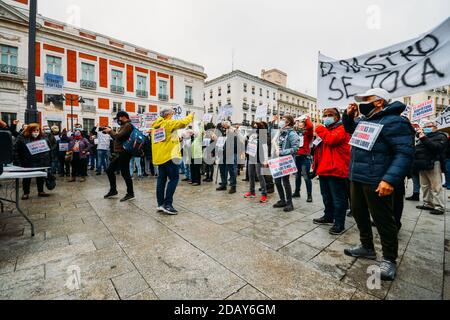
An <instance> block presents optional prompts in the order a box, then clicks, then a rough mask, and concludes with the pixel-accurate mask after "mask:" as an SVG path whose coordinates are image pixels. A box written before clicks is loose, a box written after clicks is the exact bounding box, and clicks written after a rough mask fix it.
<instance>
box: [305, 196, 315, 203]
mask: <svg viewBox="0 0 450 320" xmlns="http://www.w3.org/2000/svg"><path fill="white" fill-rule="evenodd" d="M306 202H308V203H312V202H313V198H312V195H310V194H308V199H307V200H306Z"/></svg>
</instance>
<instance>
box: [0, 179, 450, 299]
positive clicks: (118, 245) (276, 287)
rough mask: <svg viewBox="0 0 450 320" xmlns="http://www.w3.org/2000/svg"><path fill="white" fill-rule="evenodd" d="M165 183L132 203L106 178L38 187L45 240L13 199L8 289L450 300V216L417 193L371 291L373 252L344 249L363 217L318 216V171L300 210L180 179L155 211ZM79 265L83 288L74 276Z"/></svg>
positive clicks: (73, 295)
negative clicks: (384, 272) (386, 269)
mask: <svg viewBox="0 0 450 320" xmlns="http://www.w3.org/2000/svg"><path fill="white" fill-rule="evenodd" d="M119 181H120V183H121V184H122V181H121V180H120V179H119ZM155 185H156V181H155V179H150V178H149V179H145V180H142V181H135V189H136V195H137V199H136V200H135V201H133V202H129V203H124V204H121V203H119V201H118V199H114V200H104V199H103V195H104V194H105V193H106V192H107V179H106V177H104V176H102V177H90V178H89V179H88V181H87V182H86V183H84V184H81V183H78V182H77V183H74V184H69V183H67V182H64V183H62V182H61V181H59V183H58V187H57V189H56V190H55V191H54V192H53V195H52V197H51V198H50V199H44V200H42V199H37V198H36V197H35V188H34V187H33V189H32V190H33V198H32V200H31V201H30V202H28V203H27V204H24V207H25V208H26V211H27V212H28V213H29V215H30V217H31V219H32V220H33V221H34V222H35V224H36V237H35V238H31V237H30V227H29V226H28V225H27V224H26V223H25V221H24V219H23V218H21V217H14V216H12V213H11V210H10V209H11V208H7V209H9V210H7V212H5V213H4V214H1V215H0V299H145V300H154V299H164V300H165V299H276V300H279V299H296V300H298V299H300V300H301V299H345V300H350V299H353V300H359V299H443V298H444V299H449V298H450V277H449V271H450V265H449V262H450V253H449V252H448V250H449V249H450V243H449V241H448V240H450V231H449V230H450V221H449V219H447V221H445V218H444V217H436V216H431V215H429V214H428V213H427V212H420V211H418V210H416V209H415V206H416V205H417V204H416V203H407V204H406V208H405V217H404V221H403V226H404V228H403V230H402V231H401V234H400V255H401V257H400V259H399V263H400V265H399V270H398V278H397V280H396V281H395V282H394V283H392V284H390V283H383V285H382V287H381V289H379V290H369V289H368V288H367V285H366V283H367V279H368V277H369V275H368V274H367V269H368V267H370V266H371V265H372V264H373V262H371V261H364V260H358V261H357V260H355V259H352V258H348V257H346V256H344V254H343V250H344V248H346V247H348V246H352V245H355V244H357V243H358V231H357V228H356V226H355V225H354V221H353V219H349V220H348V223H347V226H348V228H349V230H348V232H347V233H345V234H344V235H342V236H340V237H335V236H330V235H329V234H328V228H329V227H318V226H316V225H314V224H313V223H312V219H313V218H316V217H319V216H321V214H322V211H321V210H322V204H321V197H320V194H319V190H318V184H317V181H315V183H314V190H315V203H314V205H310V204H307V203H306V200H305V199H304V198H302V199H300V200H298V201H296V202H295V205H296V211H295V212H293V213H290V214H285V213H283V212H282V211H277V210H275V209H272V204H273V203H274V202H275V201H276V199H275V198H273V197H272V198H271V201H270V203H269V204H266V205H260V204H259V203H258V200H257V199H255V200H244V199H243V197H242V194H243V193H244V191H247V184H246V183H243V182H239V188H238V192H239V193H238V194H236V195H232V196H230V195H228V194H224V193H218V192H216V191H215V186H213V185H212V184H204V185H203V186H201V187H198V188H193V187H190V186H188V185H185V184H183V183H181V184H180V187H179V189H178V191H177V194H176V201H175V207H176V208H177V209H179V210H180V215H179V216H175V217H169V216H165V215H161V214H158V213H156V211H155ZM120 188H121V189H120V191H121V192H122V193H121V194H123V192H124V189H123V185H120ZM408 193H410V191H408ZM446 226H447V228H446ZM377 239H378V240H377V250H378V253H380V249H381V246H380V244H379V238H378V237H377ZM446 239H447V240H446ZM445 262H446V263H445ZM73 267H75V268H79V270H80V280H81V287H80V288H79V289H78V290H77V289H76V288H75V289H74V288H72V289H69V288H67V286H66V284H67V282H68V281H67V280H68V279H69V278H71V277H73V274H72V271H71V270H72V269H73Z"/></svg>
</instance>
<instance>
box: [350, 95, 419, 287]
mask: <svg viewBox="0 0 450 320" xmlns="http://www.w3.org/2000/svg"><path fill="white" fill-rule="evenodd" d="M355 99H356V101H357V102H358V103H360V105H359V111H360V114H361V115H363V117H362V118H360V119H359V121H355V114H356V112H357V110H358V105H357V104H356V103H353V104H351V105H350V106H348V108H347V111H346V113H345V114H344V116H343V123H344V126H345V129H346V131H347V132H348V133H349V134H352V135H353V137H352V140H353V142H354V143H353V148H352V158H351V165H350V181H351V188H350V189H351V191H350V192H351V202H352V213H353V216H354V217H355V220H356V223H357V225H358V229H359V232H360V238H361V245H359V246H357V247H355V248H352V249H347V250H345V254H346V255H348V256H351V257H355V258H366V259H372V260H375V259H376V257H377V255H376V252H375V247H374V243H373V233H372V223H371V220H370V216H372V218H373V220H374V222H375V225H376V227H377V229H378V232H379V234H380V237H381V245H382V247H383V261H382V262H381V264H380V269H381V279H382V280H383V281H393V280H394V279H395V277H396V274H397V258H398V230H399V225H397V223H396V221H395V218H394V209H395V207H394V202H395V201H394V199H395V198H394V197H395V194H394V193H395V192H398V190H397V189H400V186H401V185H403V184H404V181H405V178H406V176H407V175H408V173H409V172H410V171H411V166H412V163H413V159H414V134H413V130H412V127H411V124H410V123H409V121H408V120H407V119H405V118H403V117H402V116H401V114H402V113H403V111H404V110H405V109H406V106H405V105H404V104H403V103H400V102H394V103H389V93H388V92H387V91H386V90H384V89H371V90H369V91H368V92H366V93H365V94H362V95H359V96H356V98H355Z"/></svg>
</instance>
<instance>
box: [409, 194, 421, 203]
mask: <svg viewBox="0 0 450 320" xmlns="http://www.w3.org/2000/svg"><path fill="white" fill-rule="evenodd" d="M406 200H407V201H420V194H419V193H413V195H412V196H411V197H409V198H406Z"/></svg>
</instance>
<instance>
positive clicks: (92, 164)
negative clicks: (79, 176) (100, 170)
mask: <svg viewBox="0 0 450 320" xmlns="http://www.w3.org/2000/svg"><path fill="white" fill-rule="evenodd" d="M95 160H97V157H96V156H95V153H93V152H91V153H90V154H89V167H91V168H95Z"/></svg>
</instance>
